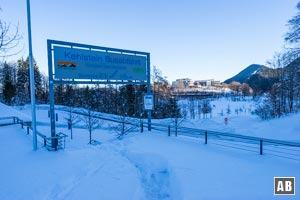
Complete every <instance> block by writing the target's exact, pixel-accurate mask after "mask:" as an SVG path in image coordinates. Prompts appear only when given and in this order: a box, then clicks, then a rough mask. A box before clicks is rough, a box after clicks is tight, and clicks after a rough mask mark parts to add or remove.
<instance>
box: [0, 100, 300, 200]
mask: <svg viewBox="0 0 300 200" xmlns="http://www.w3.org/2000/svg"><path fill="white" fill-rule="evenodd" d="M211 104H212V105H214V111H213V114H212V118H210V117H209V118H207V119H194V120H186V121H185V125H189V126H193V127H198V128H202V129H203V128H204V129H206V128H207V129H216V130H219V131H221V130H223V131H230V132H234V133H239V134H241V133H245V134H250V135H253V134H255V133H256V132H258V133H259V134H260V133H261V134H263V135H264V136H268V134H269V135H270V136H272V137H274V138H279V139H280V138H283V139H288V138H293V137H294V140H297V138H299V137H297V135H298V133H299V132H298V130H299V125H298V124H297V123H296V122H297V119H299V115H293V116H288V117H285V118H282V119H275V120H270V121H266V122H262V121H260V120H259V119H258V118H257V117H256V116H253V115H251V108H252V106H253V104H252V103H251V102H242V101H240V102H231V101H229V100H226V99H220V100H217V101H214V102H212V103H211ZM228 105H230V106H229V107H230V109H231V110H232V111H231V113H230V114H229V113H228V114H227V113H226V109H227V108H228ZM251 105H252V106H251ZM236 108H237V109H238V110H240V109H239V108H242V109H241V112H239V113H238V114H237V113H235V110H236ZM222 109H223V110H224V113H223V115H221V114H220V112H221V110H222ZM243 109H244V111H243ZM8 112H11V113H12V114H16V115H17V114H20V112H21V113H23V114H24V115H25V116H26V115H27V114H28V115H29V114H30V109H28V108H27V107H22V108H18V110H14V109H13V108H10V107H7V106H3V105H2V107H1V112H0V117H1V116H4V114H2V113H8ZM57 112H58V114H59V120H58V122H57V124H58V125H59V126H58V128H57V129H58V130H59V131H62V132H64V133H66V134H70V133H69V130H67V126H66V124H65V119H64V115H65V114H64V113H63V112H62V111H57ZM23 114H20V115H23ZM47 114H48V110H47V106H41V107H39V109H38V110H37V120H38V124H39V125H38V130H39V131H41V132H43V133H47V132H50V128H49V118H48V115H47ZM10 116H11V115H10ZM224 117H228V118H229V122H228V125H225V124H224ZM154 121H155V120H154ZM156 122H158V121H156ZM164 123H166V120H164ZM111 126H113V124H112V123H110V122H105V125H104V126H103V128H101V129H97V130H95V131H94V132H93V139H95V140H97V141H99V142H100V144H99V145H88V144H87V143H88V141H89V139H88V137H89V134H88V131H87V130H85V129H83V128H82V127H81V126H77V127H76V128H75V129H74V133H73V134H74V139H73V140H71V139H70V138H67V141H66V149H65V150H62V151H58V152H48V151H47V150H46V149H45V148H44V147H43V144H42V143H39V147H38V150H37V151H32V138H31V135H26V130H24V129H21V127H20V126H17V125H12V126H4V127H0V152H1V154H0V163H1V165H0V177H1V178H0V199H1V200H11V199H14V200H19V199H20V200H21V199H32V200H35V199H37V200H40V199H58V200H59V199H66V200H68V199H72V200H76V199H85V200H93V199H105V200H115V199H117V200H118V199H130V200H131V199H133V200H158V199H161V200H181V199H187V200H198V199H246V200H247V199H277V197H276V196H274V195H273V178H274V176H292V177H296V180H299V178H300V171H299V161H297V160H289V159H283V158H280V157H274V156H271V155H269V154H266V155H262V156H261V155H259V153H258V151H255V152H250V151H242V150H238V149H232V148H227V147H224V146H220V145H216V144H214V143H213V142H210V141H209V143H208V144H207V145H205V144H204V143H203V140H202V139H199V138H189V137H183V136H178V137H174V136H172V137H168V136H167V134H166V133H164V132H159V131H155V130H153V131H151V132H148V131H146V130H144V133H139V132H133V133H130V134H129V135H127V136H126V137H124V138H123V139H122V140H119V139H117V138H116V134H115V132H114V131H112V130H111V129H110V127H111ZM252 129H254V130H253V131H252ZM269 129H270V130H271V131H269V132H266V131H267V130H269ZM283 135H284V136H283ZM287 135H288V136H287ZM298 152H299V151H295V152H294V153H296V154H297V153H298ZM299 195H300V193H299V192H297V190H296V196H295V198H293V197H289V196H286V197H282V198H283V199H297V197H298V196H299Z"/></svg>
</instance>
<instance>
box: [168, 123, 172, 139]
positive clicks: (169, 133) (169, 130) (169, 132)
mask: <svg viewBox="0 0 300 200" xmlns="http://www.w3.org/2000/svg"><path fill="white" fill-rule="evenodd" d="M168 136H171V127H170V125H169V126H168Z"/></svg>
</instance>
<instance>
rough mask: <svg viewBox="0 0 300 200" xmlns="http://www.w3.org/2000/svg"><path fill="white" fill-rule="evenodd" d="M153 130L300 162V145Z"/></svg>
mask: <svg viewBox="0 0 300 200" xmlns="http://www.w3.org/2000/svg"><path fill="white" fill-rule="evenodd" d="M152 129H153V130H158V131H162V132H165V133H167V134H168V136H171V133H174V136H177V135H182V136H188V137H196V138H201V139H203V142H204V144H208V143H210V144H214V145H219V146H224V147H228V148H233V149H239V150H245V151H250V152H256V153H259V154H260V155H263V154H265V155H272V156H277V157H282V158H288V159H292V160H297V161H300V143H298V142H291V141H283V140H275V139H268V138H263V137H253V136H246V135H240V134H232V133H224V132H217V131H209V130H203V129H196V128H189V127H177V131H176V127H174V126H170V125H162V124H152Z"/></svg>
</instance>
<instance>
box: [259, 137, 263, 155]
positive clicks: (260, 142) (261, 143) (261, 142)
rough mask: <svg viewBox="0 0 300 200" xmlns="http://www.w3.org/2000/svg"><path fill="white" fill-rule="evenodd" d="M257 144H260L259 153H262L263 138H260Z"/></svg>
mask: <svg viewBox="0 0 300 200" xmlns="http://www.w3.org/2000/svg"><path fill="white" fill-rule="evenodd" d="M259 146H260V151H259V153H260V155H262V154H263V140H260V141H259Z"/></svg>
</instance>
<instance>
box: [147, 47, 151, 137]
mask: <svg viewBox="0 0 300 200" xmlns="http://www.w3.org/2000/svg"><path fill="white" fill-rule="evenodd" d="M147 72H148V73H147V93H148V94H150V93H151V82H150V78H151V77H150V74H151V73H150V53H148V54H147ZM148 131H151V110H148Z"/></svg>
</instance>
